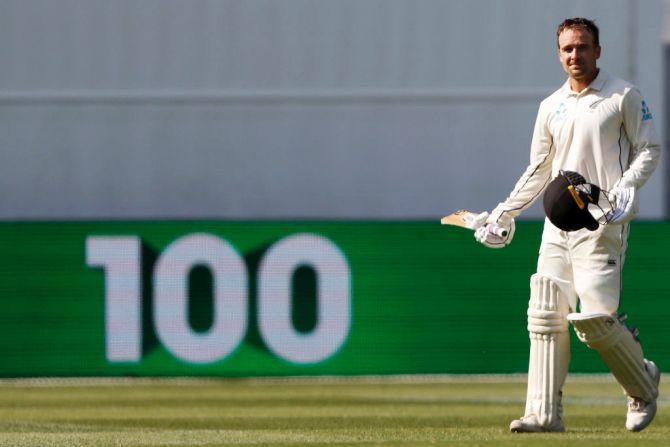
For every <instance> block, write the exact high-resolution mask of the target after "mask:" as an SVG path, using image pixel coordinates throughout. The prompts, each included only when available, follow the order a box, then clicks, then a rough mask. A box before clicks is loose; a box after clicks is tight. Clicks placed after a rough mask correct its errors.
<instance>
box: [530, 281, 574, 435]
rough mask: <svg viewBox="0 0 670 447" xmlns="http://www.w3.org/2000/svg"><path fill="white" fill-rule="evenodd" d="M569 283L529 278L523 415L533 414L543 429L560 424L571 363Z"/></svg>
mask: <svg viewBox="0 0 670 447" xmlns="http://www.w3.org/2000/svg"><path fill="white" fill-rule="evenodd" d="M564 290H571V286H570V283H568V282H567V281H562V280H559V279H557V278H549V277H546V276H543V275H540V274H537V273H536V274H534V275H533V276H531V278H530V301H529V302H528V332H529V336H530V360H529V364H528V394H527V396H526V416H528V415H530V414H534V415H535V416H536V417H537V420H538V422H539V423H540V425H542V426H543V427H549V426H551V425H552V424H555V423H558V422H560V421H559V420H560V419H561V395H562V391H561V390H562V388H563V383H564V382H565V377H566V375H567V374H568V363H569V362H570V334H569V333H568V326H569V325H568V320H567V319H566V317H567V315H568V313H569V312H570V306H569V304H568V302H569V300H568V296H566V294H565V293H564V292H563V291H564Z"/></svg>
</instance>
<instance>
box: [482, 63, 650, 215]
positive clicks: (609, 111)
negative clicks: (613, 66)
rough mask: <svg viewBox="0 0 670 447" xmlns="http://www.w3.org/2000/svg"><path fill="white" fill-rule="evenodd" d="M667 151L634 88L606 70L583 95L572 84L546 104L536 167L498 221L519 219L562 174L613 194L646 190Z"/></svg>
mask: <svg viewBox="0 0 670 447" xmlns="http://www.w3.org/2000/svg"><path fill="white" fill-rule="evenodd" d="M660 154H661V146H660V142H659V139H658V136H657V134H656V130H655V128H654V121H653V117H652V115H651V112H650V111H649V107H648V106H647V104H646V102H645V101H644V100H643V99H642V96H641V94H640V91H639V90H638V89H637V87H635V86H634V85H632V84H630V83H628V82H626V81H624V80H622V79H619V78H616V77H614V76H611V75H608V74H607V73H605V72H604V71H603V70H602V69H601V70H600V72H599V73H598V76H597V77H596V78H595V79H594V80H593V82H591V84H590V85H589V86H588V87H587V88H585V89H584V90H582V91H581V92H580V93H576V92H574V91H573V90H572V89H571V88H570V83H569V81H566V82H565V84H563V86H562V87H561V88H560V89H558V90H556V91H555V92H554V93H553V94H552V95H550V96H549V97H547V98H546V99H545V100H544V101H542V103H541V104H540V109H539V111H538V114H537V120H536V122H535V129H534V132H533V140H532V143H531V150H530V164H529V166H528V167H527V168H526V170H525V172H524V173H523V175H522V176H521V178H520V179H519V181H518V182H517V184H516V186H515V187H514V190H513V191H512V193H511V194H510V195H509V197H508V198H507V199H506V200H505V201H504V202H502V203H500V204H499V205H498V206H497V207H496V209H495V210H493V212H492V213H491V214H492V217H494V219H496V220H497V219H499V218H500V217H501V216H502V215H505V217H516V216H518V215H519V214H520V213H521V212H522V211H523V210H525V209H526V208H528V207H530V206H531V204H532V203H533V202H534V201H535V199H537V198H538V197H539V196H540V195H541V194H542V192H543V191H544V188H545V187H546V186H547V184H548V183H549V182H550V181H551V180H552V179H553V178H554V177H556V176H557V175H558V171H559V170H560V169H563V170H567V171H575V172H578V173H580V174H581V175H582V176H584V178H585V179H586V181H587V182H589V183H593V184H596V185H598V186H600V188H601V189H605V190H611V189H613V188H614V187H615V186H618V185H622V186H626V187H629V186H634V187H636V188H640V187H641V186H642V185H644V183H645V182H646V181H647V180H648V179H649V177H650V176H651V174H652V172H653V171H654V169H655V168H656V165H657V164H658V160H659V158H660Z"/></svg>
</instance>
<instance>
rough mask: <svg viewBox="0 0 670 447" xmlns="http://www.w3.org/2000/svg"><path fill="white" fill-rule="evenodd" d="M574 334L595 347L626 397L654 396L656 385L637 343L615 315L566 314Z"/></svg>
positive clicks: (654, 397) (649, 398) (649, 397)
mask: <svg viewBox="0 0 670 447" xmlns="http://www.w3.org/2000/svg"><path fill="white" fill-rule="evenodd" d="M568 320H569V321H570V322H571V323H572V325H573V326H574V328H575V332H576V333H577V337H578V338H579V339H580V340H581V341H582V342H584V343H586V344H587V345H588V346H589V347H590V348H592V349H595V350H596V351H598V353H599V354H600V357H602V359H603V361H604V362H605V363H606V364H607V366H608V367H609V369H610V371H612V374H613V375H614V377H615V378H616V379H617V381H618V382H619V384H620V385H621V387H622V388H623V389H624V391H625V392H626V394H627V395H628V396H634V397H639V398H641V399H643V400H645V401H647V402H649V401H651V400H653V399H656V397H657V396H658V386H657V385H656V383H655V382H654V380H653V379H652V378H651V377H650V376H649V373H648V372H647V370H646V368H645V365H644V355H643V353H642V347H641V346H640V343H638V341H637V340H636V339H635V337H634V336H633V334H632V333H631V331H630V330H628V328H627V327H626V326H625V325H624V324H623V323H622V322H620V321H619V320H618V319H617V318H616V317H613V316H612V315H607V314H601V313H594V314H582V313H572V314H570V315H568Z"/></svg>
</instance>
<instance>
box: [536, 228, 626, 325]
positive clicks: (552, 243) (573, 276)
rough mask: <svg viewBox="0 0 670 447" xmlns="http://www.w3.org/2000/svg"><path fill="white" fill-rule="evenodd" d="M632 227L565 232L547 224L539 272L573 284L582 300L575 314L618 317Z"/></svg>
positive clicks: (539, 258)
mask: <svg viewBox="0 0 670 447" xmlns="http://www.w3.org/2000/svg"><path fill="white" fill-rule="evenodd" d="M628 228H629V225H628V224H625V225H601V226H600V227H599V228H598V229H597V230H595V231H589V230H587V229H586V228H584V229H581V230H578V231H571V232H567V231H562V230H560V229H558V228H556V227H555V226H554V225H553V224H552V223H551V222H550V221H549V219H545V221H544V231H543V232H542V244H541V245H540V254H539V257H538V260H537V272H538V273H539V274H541V275H548V276H549V277H551V276H554V277H557V278H559V279H563V280H565V281H569V282H570V283H572V285H573V287H574V289H575V293H576V294H577V297H578V299H579V309H577V307H576V303H570V308H571V311H572V312H578V311H579V312H582V313H606V314H610V315H612V314H615V313H616V312H617V309H618V308H619V295H620V293H621V270H622V268H623V263H624V259H625V254H626V247H627V241H628Z"/></svg>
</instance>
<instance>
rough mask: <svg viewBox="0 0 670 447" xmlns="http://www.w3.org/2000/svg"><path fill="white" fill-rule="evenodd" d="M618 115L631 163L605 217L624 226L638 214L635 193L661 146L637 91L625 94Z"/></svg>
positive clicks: (651, 169) (612, 222) (653, 166)
mask: <svg viewBox="0 0 670 447" xmlns="http://www.w3.org/2000/svg"><path fill="white" fill-rule="evenodd" d="M621 114H622V117H623V126H624V130H625V131H626V136H627V137H628V141H629V142H630V156H629V161H630V163H629V164H628V168H627V169H626V170H625V171H624V172H623V175H622V176H621V179H620V180H619V181H618V182H617V184H616V186H615V187H614V188H613V189H612V190H611V191H610V192H609V198H610V201H612V202H613V203H614V206H613V208H612V211H610V212H609V213H607V216H606V217H607V221H608V223H610V224H625V223H627V222H629V221H631V220H633V218H634V217H635V215H636V214H637V212H638V196H639V195H638V193H637V190H638V189H639V188H641V187H642V185H644V184H645V183H646V182H647V180H649V177H651V174H652V173H653V172H654V170H655V169H656V166H657V165H658V160H659V159H660V157H661V144H660V142H659V139H658V135H657V134H656V129H655V128H654V121H653V118H652V115H651V111H650V110H649V106H647V103H646V102H645V101H644V100H643V99H642V95H640V92H639V91H638V90H637V89H636V88H631V89H630V90H628V91H627V92H626V93H625V94H624V96H623V99H622V101H621Z"/></svg>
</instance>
